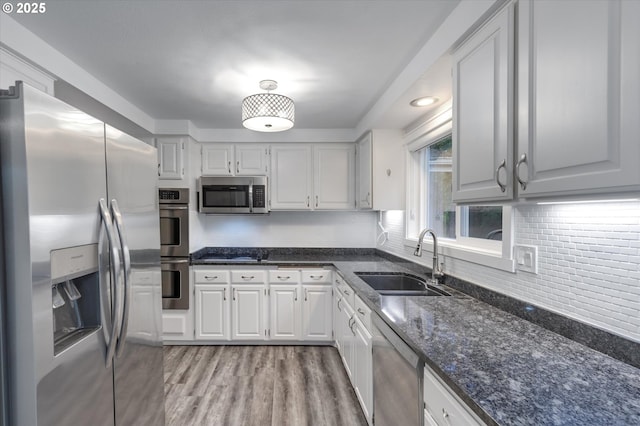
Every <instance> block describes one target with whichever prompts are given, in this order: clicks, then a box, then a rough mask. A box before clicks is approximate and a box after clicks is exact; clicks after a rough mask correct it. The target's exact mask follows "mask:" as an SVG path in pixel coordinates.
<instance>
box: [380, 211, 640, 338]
mask: <svg viewBox="0 0 640 426" xmlns="http://www.w3.org/2000/svg"><path fill="white" fill-rule="evenodd" d="M514 215H515V217H514V223H515V225H514V226H515V230H514V231H515V243H516V244H530V245H536V246H538V256H539V262H538V274H537V275H534V274H531V273H527V272H516V273H514V274H512V273H508V272H504V271H500V270H496V269H492V268H489V267H486V266H483V265H478V264H474V263H470V262H464V261H460V260H455V259H450V258H446V259H445V273H447V274H450V275H452V276H455V277H458V278H461V279H464V280H466V281H469V282H471V283H474V284H477V285H480V286H482V287H486V288H489V289H491V290H494V291H497V292H499V293H502V294H506V295H508V296H511V297H514V298H516V299H520V300H523V301H526V302H529V303H532V304H535V305H538V306H540V307H542V308H545V309H548V310H550V311H554V312H557V313H559V314H562V315H565V316H568V317H571V318H574V319H577V320H579V321H581V322H585V323H589V324H591V325H594V326H596V327H598V328H601V329H605V330H607V331H610V332H612V333H614V334H618V335H621V336H623V337H626V338H628V339H631V340H634V341H637V342H640V202H637V201H635V202H624V203H598V204H579V205H573V204H571V205H535V204H533V205H522V206H517V207H514ZM383 223H384V226H385V227H386V228H387V230H388V231H389V241H388V242H387V243H385V244H384V246H380V247H379V248H380V249H382V250H385V251H389V252H391V253H394V254H397V255H400V256H402V257H405V258H408V259H411V260H413V261H418V262H420V263H423V264H424V265H426V266H429V267H431V264H430V263H431V258H430V257H422V258H417V257H415V256H413V255H412V253H413V249H414V247H406V246H404V214H403V213H401V212H388V213H385V214H384V215H383Z"/></svg>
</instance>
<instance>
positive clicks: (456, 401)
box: [423, 365, 485, 426]
mask: <svg viewBox="0 0 640 426" xmlns="http://www.w3.org/2000/svg"><path fill="white" fill-rule="evenodd" d="M423 394H424V409H425V410H424V411H425V413H424V417H425V425H429V426H483V425H485V423H484V422H483V421H482V420H480V418H479V417H478V416H477V415H476V414H475V413H474V412H473V411H471V409H470V408H469V407H467V405H466V404H465V403H464V402H462V400H460V398H459V397H458V396H457V395H455V394H454V393H453V391H452V390H451V389H449V387H448V386H447V385H446V384H445V383H444V382H443V381H442V380H441V379H440V378H439V377H438V376H436V374H435V373H434V372H433V371H432V370H431V368H429V366H427V365H425V366H424V390H423Z"/></svg>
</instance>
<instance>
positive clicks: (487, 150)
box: [453, 5, 573, 202]
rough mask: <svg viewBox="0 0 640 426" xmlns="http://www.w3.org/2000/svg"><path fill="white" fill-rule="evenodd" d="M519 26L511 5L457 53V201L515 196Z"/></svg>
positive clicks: (455, 187) (454, 194)
mask: <svg viewBox="0 0 640 426" xmlns="http://www.w3.org/2000/svg"><path fill="white" fill-rule="evenodd" d="M570 21H571V22H572V21H573V19H571V20H570ZM567 22H569V21H567ZM565 26H566V24H565ZM513 27H514V16H513V5H509V6H508V7H506V8H505V9H504V10H502V11H501V12H500V13H499V14H498V15H496V16H495V17H494V18H493V19H491V20H490V21H489V22H488V23H487V24H486V25H485V26H484V27H483V28H482V29H480V30H479V31H478V32H477V33H475V34H474V35H473V36H472V37H471V38H470V39H469V40H467V41H466V42H465V43H464V44H463V45H462V46H461V47H460V48H459V49H458V50H456V51H455V52H454V54H453V99H454V102H453V200H454V201H457V202H461V201H462V202H464V201H469V202H472V201H490V200H510V199H511V198H512V197H513V185H512V180H513V179H512V173H511V172H512V170H513V113H512V110H513V108H512V106H513V58H514V48H513V44H514V43H513V31H514V30H513ZM554 68H556V69H557V67H554Z"/></svg>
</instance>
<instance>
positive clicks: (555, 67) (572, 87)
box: [516, 0, 640, 198]
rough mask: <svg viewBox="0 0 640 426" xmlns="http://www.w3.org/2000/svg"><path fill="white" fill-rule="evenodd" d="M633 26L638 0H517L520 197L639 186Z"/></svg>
mask: <svg viewBox="0 0 640 426" xmlns="http://www.w3.org/2000/svg"><path fill="white" fill-rule="evenodd" d="M638 22H640V2H638V1H619V0H599V1H597V0H594V1H588V2H580V4H579V5H577V4H576V3H575V2H574V1H570V0H558V1H554V2H541V1H528V0H525V1H521V2H520V4H519V12H518V152H517V158H516V161H517V162H518V164H519V167H517V169H516V176H517V178H518V179H519V181H521V182H518V183H517V185H518V187H519V195H520V197H525V198H526V197H542V196H554V195H583V194H598V193H607V194H609V193H613V192H622V191H628V190H638V189H639V188H640V167H638V163H639V162H640V142H639V140H640V49H639V48H638V41H639V40H640V25H638Z"/></svg>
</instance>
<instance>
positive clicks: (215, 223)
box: [190, 211, 377, 251]
mask: <svg viewBox="0 0 640 426" xmlns="http://www.w3.org/2000/svg"><path fill="white" fill-rule="evenodd" d="M190 221H191V222H190V227H191V233H190V245H191V248H192V251H193V250H197V249H199V248H202V247H206V246H214V247H234V246H235V247H374V246H375V238H374V237H375V235H374V232H375V224H376V221H377V214H376V213H374V212H278V211H276V212H271V213H270V214H269V215H256V216H242V215H237V216H229V215H199V214H198V213H195V212H193V213H192V215H191V218H190Z"/></svg>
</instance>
